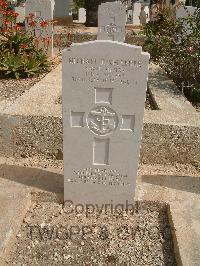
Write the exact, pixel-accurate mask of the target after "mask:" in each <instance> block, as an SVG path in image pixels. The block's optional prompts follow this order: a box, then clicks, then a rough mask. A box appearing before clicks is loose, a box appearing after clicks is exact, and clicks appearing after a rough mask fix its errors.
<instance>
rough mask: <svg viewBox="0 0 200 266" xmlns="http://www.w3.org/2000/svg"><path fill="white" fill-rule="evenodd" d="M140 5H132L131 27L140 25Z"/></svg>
mask: <svg viewBox="0 0 200 266" xmlns="http://www.w3.org/2000/svg"><path fill="white" fill-rule="evenodd" d="M141 6H142V5H141V4H140V3H135V4H134V9H133V25H140V19H139V16H140V11H141Z"/></svg>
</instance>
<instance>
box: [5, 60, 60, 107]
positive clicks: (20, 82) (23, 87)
mask: <svg viewBox="0 0 200 266" xmlns="http://www.w3.org/2000/svg"><path fill="white" fill-rule="evenodd" d="M59 62H60V58H59V57H55V58H53V60H51V67H50V70H52V69H53V68H55V67H56V66H57V65H58V63H59ZM47 74H48V73H45V74H41V75H40V76H39V77H33V78H24V79H14V78H7V79H0V101H3V100H8V101H11V102H13V101H14V100H15V99H17V98H18V97H20V96H21V95H22V94H23V93H24V92H25V91H27V90H29V89H30V88H31V87H32V86H33V85H34V84H35V83H37V82H39V81H40V80H41V79H42V78H44V77H45V76H46V75H47Z"/></svg>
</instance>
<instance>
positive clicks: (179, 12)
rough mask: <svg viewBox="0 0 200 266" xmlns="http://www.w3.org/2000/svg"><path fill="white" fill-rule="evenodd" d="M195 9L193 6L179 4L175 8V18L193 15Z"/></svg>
mask: <svg viewBox="0 0 200 266" xmlns="http://www.w3.org/2000/svg"><path fill="white" fill-rule="evenodd" d="M196 9H197V8H196V7H194V6H179V7H177V9H176V18H187V17H189V16H192V15H194V13H195V11H196Z"/></svg>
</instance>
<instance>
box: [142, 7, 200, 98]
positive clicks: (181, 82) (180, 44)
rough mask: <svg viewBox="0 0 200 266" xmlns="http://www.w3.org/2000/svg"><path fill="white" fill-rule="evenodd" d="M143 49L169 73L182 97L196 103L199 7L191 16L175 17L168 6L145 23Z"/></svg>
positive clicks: (198, 94) (199, 57)
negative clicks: (145, 38)
mask: <svg viewBox="0 0 200 266" xmlns="http://www.w3.org/2000/svg"><path fill="white" fill-rule="evenodd" d="M146 34H147V41H146V43H145V45H144V49H145V50H146V51H148V52H149V53H150V54H151V60H152V61H153V62H154V63H157V64H159V65H160V66H161V67H163V68H164V70H165V71H166V72H167V73H168V74H169V75H170V76H171V78H172V79H173V80H174V82H175V83H176V85H177V86H178V87H179V88H180V90H182V91H183V92H184V94H185V95H186V97H188V98H189V99H191V100H192V101H194V102H200V9H197V11H196V12H195V14H194V16H189V17H188V18H184V19H177V20H176V19H175V17H174V14H173V13H172V11H170V10H169V9H164V10H162V11H160V12H159V13H158V15H157V20H156V21H152V22H150V23H148V24H147V26H146Z"/></svg>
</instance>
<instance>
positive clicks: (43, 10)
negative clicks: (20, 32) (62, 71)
mask: <svg viewBox="0 0 200 266" xmlns="http://www.w3.org/2000/svg"><path fill="white" fill-rule="evenodd" d="M53 8H54V0H53V1H52V0H37V1H35V0H27V1H26V3H25V16H26V17H28V16H29V14H34V17H33V20H34V21H35V22H36V27H35V29H34V30H33V29H32V28H31V27H30V26H29V24H28V23H27V21H26V22H25V24H26V31H27V32H29V33H30V34H31V35H34V36H36V37H37V38H40V37H41V41H40V43H39V47H40V48H42V49H46V47H48V50H47V54H48V55H49V56H53V25H52V24H51V23H49V25H48V26H47V27H46V28H42V27H41V26H40V22H42V21H49V22H50V21H51V20H53ZM44 38H48V41H46V42H44V41H43V40H44Z"/></svg>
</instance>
